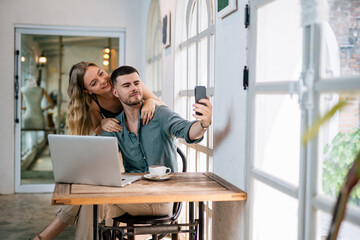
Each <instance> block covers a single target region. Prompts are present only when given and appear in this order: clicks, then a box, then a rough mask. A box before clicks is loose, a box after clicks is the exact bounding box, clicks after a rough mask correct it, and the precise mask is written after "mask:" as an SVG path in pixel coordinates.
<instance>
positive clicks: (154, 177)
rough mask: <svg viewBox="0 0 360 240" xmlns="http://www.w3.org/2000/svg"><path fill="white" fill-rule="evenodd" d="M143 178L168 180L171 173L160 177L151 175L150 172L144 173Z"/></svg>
mask: <svg viewBox="0 0 360 240" xmlns="http://www.w3.org/2000/svg"><path fill="white" fill-rule="evenodd" d="M144 178H146V179H148V180H151V181H165V180H168V179H169V178H171V174H168V175H164V176H161V177H157V176H151V175H150V174H145V175H144Z"/></svg>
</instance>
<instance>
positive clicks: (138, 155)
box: [77, 66, 212, 239]
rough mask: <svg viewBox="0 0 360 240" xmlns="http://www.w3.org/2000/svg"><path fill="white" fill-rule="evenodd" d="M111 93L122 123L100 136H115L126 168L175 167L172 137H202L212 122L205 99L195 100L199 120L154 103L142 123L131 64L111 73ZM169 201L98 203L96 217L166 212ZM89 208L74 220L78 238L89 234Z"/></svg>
mask: <svg viewBox="0 0 360 240" xmlns="http://www.w3.org/2000/svg"><path fill="white" fill-rule="evenodd" d="M111 81H112V83H113V86H114V89H113V94H114V95H115V96H116V97H117V98H118V99H119V101H120V102H121V103H122V105H123V107H124V111H123V112H121V113H120V114H119V115H118V116H117V117H116V119H117V120H119V122H120V124H121V125H122V127H123V131H120V132H113V133H110V132H106V131H102V133H101V135H102V136H114V137H116V138H117V139H118V145H119V150H120V151H121V153H122V157H123V164H124V168H125V172H148V167H149V166H151V165H165V166H167V167H170V168H171V170H172V171H176V170H177V167H176V144H175V137H181V138H184V139H185V140H186V142H188V143H196V142H199V141H201V140H202V138H203V135H204V133H205V131H206V129H207V128H208V127H209V126H210V124H211V114H212V106H211V104H210V102H209V100H208V99H202V100H200V102H201V103H204V104H205V105H202V104H194V105H193V106H194V111H196V112H199V113H202V115H194V117H195V118H196V119H198V120H199V121H193V122H190V121H187V120H184V119H183V118H181V117H180V116H179V115H178V114H176V113H174V112H172V111H171V110H170V109H169V108H168V107H166V106H156V108H155V113H154V115H153V118H152V120H151V121H150V122H149V123H148V124H146V125H142V124H141V119H140V111H141V107H142V104H143V98H142V97H143V91H142V86H141V80H140V76H139V73H138V71H137V70H136V69H135V68H133V67H130V66H122V67H120V68H118V69H116V70H115V71H114V72H113V73H112V75H111ZM171 210H172V203H158V204H120V205H101V206H99V221H102V220H103V219H109V218H112V217H117V216H120V215H122V214H125V213H126V212H127V213H129V214H131V215H167V214H169V213H170V212H171ZM91 219H92V208H91V206H83V207H82V208H81V210H80V214H79V220H78V224H77V239H81V238H83V239H88V238H91V234H92V231H91V229H92V221H91Z"/></svg>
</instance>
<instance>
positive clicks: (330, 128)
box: [319, 94, 360, 206]
mask: <svg viewBox="0 0 360 240" xmlns="http://www.w3.org/2000/svg"><path fill="white" fill-rule="evenodd" d="M320 99H321V105H320V106H321V110H322V112H323V114H324V112H327V111H328V110H329V109H331V107H333V106H334V105H336V104H337V103H338V101H339V100H346V101H347V102H348V105H347V106H346V107H344V108H343V109H341V110H340V111H339V112H338V113H336V114H335V116H334V117H333V118H332V119H331V120H330V122H329V123H328V124H326V125H324V126H323V127H322V129H321V133H320V135H319V151H321V152H319V159H320V162H321V163H320V165H321V168H320V170H321V173H320V174H319V175H320V176H321V179H322V180H321V183H322V184H321V189H322V193H323V194H325V195H326V196H329V197H332V198H334V199H335V198H336V197H337V195H338V192H339V189H340V187H341V186H342V185H343V183H344V179H345V176H346V174H347V171H348V170H349V168H350V166H351V165H352V163H353V161H354V158H355V156H356V155H357V153H358V152H359V151H360V129H359V118H360V115H359V113H360V112H359V108H360V97H359V96H358V95H350V94H349V95H344V94H341V95H339V94H323V95H321V98H320ZM323 114H322V115H323ZM349 204H353V205H355V206H360V186H357V187H355V188H354V189H353V191H352V194H351V196H350V198H349Z"/></svg>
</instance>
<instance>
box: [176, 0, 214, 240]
mask: <svg viewBox="0 0 360 240" xmlns="http://www.w3.org/2000/svg"><path fill="white" fill-rule="evenodd" d="M180 4H183V5H182V6H181V7H179V8H178V9H184V11H183V12H182V13H181V16H180V17H179V18H177V19H179V21H182V32H181V33H179V34H180V35H181V41H180V50H179V51H178V52H177V54H176V59H175V61H176V64H175V77H176V79H175V85H176V87H175V89H176V94H175V109H176V112H178V113H179V114H180V115H182V116H183V117H184V118H186V119H188V120H195V118H194V117H193V116H192V115H193V107H192V105H193V104H194V102H195V98H194V88H195V86H197V85H200V86H205V87H206V88H207V96H208V97H209V99H210V102H211V104H214V103H213V92H214V76H213V75H214V73H213V69H214V68H213V55H214V53H213V52H214V8H213V6H214V3H213V1H211V0H189V1H184V2H181V3H179V4H178V5H180ZM179 146H180V148H181V149H182V150H183V152H184V153H185V154H186V155H187V159H188V161H191V162H188V171H189V172H197V171H198V172H205V171H212V169H213V163H212V161H213V128H212V126H210V127H209V129H208V130H207V132H206V133H205V135H204V140H203V141H202V142H201V143H199V144H186V143H185V141H182V140H180V141H179ZM204 207H205V216H204V217H205V226H206V228H207V229H205V233H206V238H207V239H210V238H211V222H212V219H211V214H212V210H211V203H209V202H207V203H205V204H204Z"/></svg>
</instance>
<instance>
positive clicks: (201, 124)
mask: <svg viewBox="0 0 360 240" xmlns="http://www.w3.org/2000/svg"><path fill="white" fill-rule="evenodd" d="M211 123H212V122H211V120H210V124H209V125H208V126H206V127H205V126H204V125H203V123H202V121H201V120H200V126H201V127H202V128H203V129H208V128H209V127H210V125H211Z"/></svg>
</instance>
